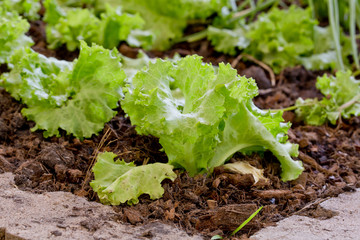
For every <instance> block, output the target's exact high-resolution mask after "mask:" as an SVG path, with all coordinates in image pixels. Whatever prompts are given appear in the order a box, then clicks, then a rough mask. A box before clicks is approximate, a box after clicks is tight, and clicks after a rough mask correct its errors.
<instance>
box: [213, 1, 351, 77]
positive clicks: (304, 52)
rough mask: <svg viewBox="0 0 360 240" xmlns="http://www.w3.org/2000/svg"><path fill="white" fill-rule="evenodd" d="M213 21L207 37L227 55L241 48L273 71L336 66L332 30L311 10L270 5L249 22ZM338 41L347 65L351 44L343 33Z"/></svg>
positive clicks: (319, 68)
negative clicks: (268, 9)
mask: <svg viewBox="0 0 360 240" xmlns="http://www.w3.org/2000/svg"><path fill="white" fill-rule="evenodd" d="M213 24H214V26H210V27H209V28H208V39H209V40H210V41H211V43H212V45H214V47H215V50H217V51H220V52H224V53H226V54H230V55H235V54H236V53H237V52H239V50H243V52H244V53H247V54H249V55H252V56H254V57H255V58H257V59H259V60H261V61H263V62H265V63H266V64H267V65H269V66H270V67H271V68H272V69H273V70H274V72H275V73H280V71H281V70H282V69H283V68H285V67H293V66H295V65H300V64H302V65H304V66H305V67H306V68H307V69H310V70H324V69H336V68H337V67H338V66H337V64H338V63H337V58H336V52H335V43H334V41H333V37H332V34H331V30H330V28H329V27H326V28H324V27H319V26H317V24H318V22H317V21H316V20H314V19H313V18H312V17H311V10H310V9H302V8H299V7H296V6H295V5H292V6H291V7H290V8H289V9H285V10H284V9H282V10H280V9H278V8H273V9H271V10H270V11H269V12H267V13H262V14H260V15H259V17H258V20H256V21H255V22H253V23H250V24H248V25H246V24H245V23H244V22H243V21H237V22H234V23H233V24H231V25H226V19H224V20H221V19H220V18H217V19H216V20H215V21H214V22H213ZM340 44H341V46H342V55H343V59H344V62H345V63H346V64H348V60H347V57H348V56H349V55H350V54H351V44H350V40H349V38H348V37H346V36H345V34H344V33H342V32H341V36H340Z"/></svg>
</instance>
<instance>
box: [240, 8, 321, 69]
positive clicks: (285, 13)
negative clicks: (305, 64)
mask: <svg viewBox="0 0 360 240" xmlns="http://www.w3.org/2000/svg"><path fill="white" fill-rule="evenodd" d="M316 24H317V22H316V21H315V20H313V19H312V18H311V10H310V9H307V10H304V9H301V8H298V7H295V6H294V5H293V6H291V7H290V8H289V9H288V10H280V9H277V8H273V9H272V10H271V11H269V12H268V13H266V14H261V15H260V16H259V19H258V20H257V21H256V22H254V24H253V25H252V26H251V27H250V31H249V32H248V33H247V34H246V36H247V37H248V38H249V39H250V41H251V44H250V46H249V48H247V49H246V52H247V53H249V54H251V55H253V56H255V57H256V58H257V59H259V60H262V61H264V62H265V63H266V64H268V65H270V66H271V67H272V68H273V70H274V72H276V73H279V72H280V71H281V70H282V69H283V68H284V67H291V66H295V65H297V64H299V61H298V60H297V57H299V56H303V55H309V54H311V53H312V51H313V50H314V41H313V34H314V27H315V26H316Z"/></svg>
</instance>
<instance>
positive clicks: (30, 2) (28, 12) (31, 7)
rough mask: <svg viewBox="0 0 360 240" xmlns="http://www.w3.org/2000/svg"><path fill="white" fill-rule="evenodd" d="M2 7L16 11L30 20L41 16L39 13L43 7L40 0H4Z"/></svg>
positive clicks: (0, 3)
mask: <svg viewBox="0 0 360 240" xmlns="http://www.w3.org/2000/svg"><path fill="white" fill-rule="evenodd" d="M0 7H3V8H4V9H5V10H6V11H16V12H17V13H19V14H21V15H23V16H24V17H25V18H27V19H30V20H36V19H39V18H40V16H39V14H38V12H39V10H40V8H41V5H40V0H2V1H1V2H0Z"/></svg>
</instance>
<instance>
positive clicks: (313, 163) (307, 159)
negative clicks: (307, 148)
mask: <svg viewBox="0 0 360 240" xmlns="http://www.w3.org/2000/svg"><path fill="white" fill-rule="evenodd" d="M299 158H300V160H301V161H303V162H304V163H307V164H309V165H310V166H311V167H313V168H315V169H316V170H318V171H319V172H322V173H325V174H326V175H336V173H334V172H330V171H329V170H327V169H325V168H323V167H321V166H320V164H318V163H317V162H316V160H315V159H313V158H312V157H310V156H309V155H307V154H305V153H303V152H299Z"/></svg>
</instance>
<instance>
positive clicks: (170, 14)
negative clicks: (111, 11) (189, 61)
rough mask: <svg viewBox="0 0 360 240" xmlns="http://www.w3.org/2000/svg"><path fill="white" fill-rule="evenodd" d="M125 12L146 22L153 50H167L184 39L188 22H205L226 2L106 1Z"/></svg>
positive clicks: (174, 0) (225, 4)
mask: <svg viewBox="0 0 360 240" xmlns="http://www.w3.org/2000/svg"><path fill="white" fill-rule="evenodd" d="M106 2H107V3H109V4H111V5H113V6H116V5H121V6H122V7H123V8H124V10H126V11H129V12H133V13H140V15H141V17H142V18H143V19H144V20H145V22H146V23H145V29H147V30H150V31H151V32H152V33H153V34H154V43H153V45H152V49H156V50H166V49H168V48H170V47H171V44H172V42H173V40H176V39H179V38H180V37H181V36H182V35H183V30H184V29H185V28H186V26H187V22H188V20H192V19H206V18H207V17H209V16H211V15H212V14H214V13H216V12H220V11H221V9H222V7H224V6H227V5H228V4H229V1H227V0H172V1H167V0H134V1H128V0H119V1H114V0H106Z"/></svg>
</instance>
